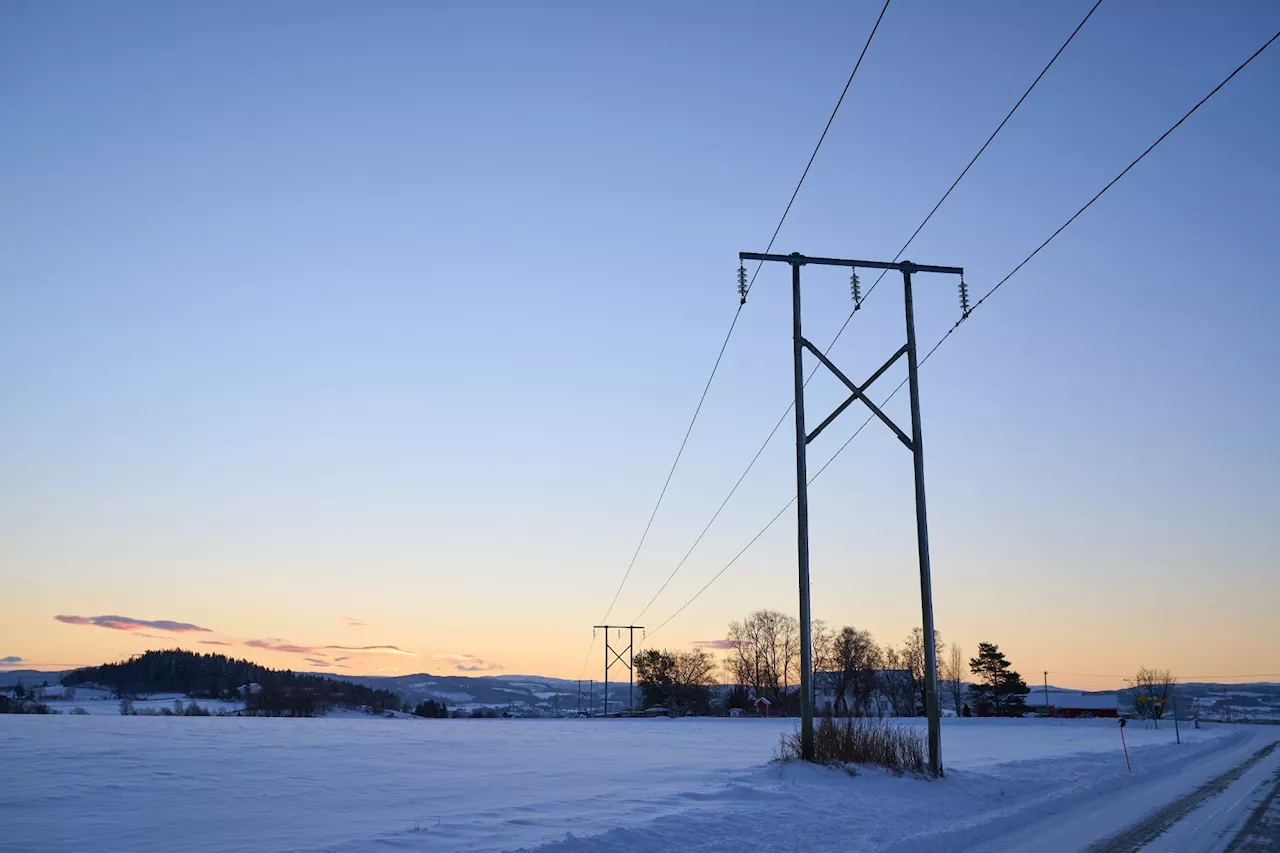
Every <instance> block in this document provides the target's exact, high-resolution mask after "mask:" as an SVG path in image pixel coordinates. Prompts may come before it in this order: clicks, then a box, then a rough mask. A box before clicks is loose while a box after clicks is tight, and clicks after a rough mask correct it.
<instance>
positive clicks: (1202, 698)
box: [0, 669, 1280, 722]
mask: <svg viewBox="0 0 1280 853" xmlns="http://www.w3.org/2000/svg"><path fill="white" fill-rule="evenodd" d="M64 674H65V673H64V672H42V671H38V670H30V669H26V670H9V671H7V672H0V688H3V687H7V686H12V685H13V684H15V683H16V682H17V681H18V680H19V679H21V680H22V682H23V683H24V684H25V685H26V686H28V687H34V686H37V685H39V684H41V683H43V682H45V681H48V682H49V684H57V683H58V682H59V680H60V679H61V678H62V676H63V675H64ZM323 674H324V675H325V676H327V677H329V678H333V679H336V680H342V681H350V682H354V683H356V684H361V685H364V686H365V687H371V688H373V689H375V690H390V691H391V692H393V693H397V694H399V695H400V696H401V697H403V698H404V699H407V700H409V702H410V703H411V704H413V705H416V704H418V703H419V702H421V701H423V700H425V699H435V700H437V701H441V702H444V703H445V704H446V705H448V706H449V708H451V709H452V708H461V709H464V710H465V709H471V708H482V707H488V708H502V709H505V708H511V709H513V710H516V711H522V712H534V713H546V714H555V713H572V712H574V711H576V710H578V708H579V707H581V709H582V710H583V711H587V710H594V711H595V712H597V713H599V712H600V710H601V709H602V708H603V707H604V685H603V684H602V683H601V682H599V681H596V682H594V683H591V682H587V681H583V682H582V688H581V695H579V689H578V682H577V681H573V680H570V679H564V678H546V677H544V676H540V675H480V676H471V675H432V674H430V673H426V672H421V673H415V674H413V675H390V676H382V675H345V674H340V673H323ZM1037 689H1039V688H1038V687H1033V688H1032V694H1033V695H1032V697H1031V699H1032V700H1034V698H1035V697H1034V691H1035V690H1037ZM1055 689H1056V688H1055ZM1115 692H1116V693H1117V694H1118V695H1119V697H1120V705H1121V709H1122V710H1128V707H1127V706H1128V701H1127V694H1126V692H1125V691H1123V690H1121V691H1115ZM1178 694H1179V696H1180V697H1181V700H1182V703H1183V707H1182V708H1181V709H1180V711H1179V713H1180V715H1182V716H1185V717H1188V718H1190V717H1194V716H1200V717H1202V718H1213V719H1234V720H1236V721H1239V722H1246V721H1249V720H1257V721H1267V722H1274V721H1280V684H1276V683H1272V682H1259V683H1254V684H1211V683H1190V684H1180V685H1178ZM627 695H628V694H627V683H626V682H625V681H623V682H621V683H619V682H610V684H609V709H610V710H612V711H619V710H624V709H626V707H627ZM635 706H636V708H640V707H642V702H641V697H640V690H639V688H638V687H637V688H636V690H635Z"/></svg>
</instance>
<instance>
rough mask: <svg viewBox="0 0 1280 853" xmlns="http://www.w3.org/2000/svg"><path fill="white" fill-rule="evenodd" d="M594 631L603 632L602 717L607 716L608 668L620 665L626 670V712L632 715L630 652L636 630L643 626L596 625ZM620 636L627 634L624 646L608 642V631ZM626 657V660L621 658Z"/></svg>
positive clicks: (634, 640) (634, 641)
mask: <svg viewBox="0 0 1280 853" xmlns="http://www.w3.org/2000/svg"><path fill="white" fill-rule="evenodd" d="M594 627H595V630H603V631H604V716H606V717H607V716H609V667H611V666H613V665H614V664H615V663H616V664H621V665H622V666H625V667H626V668H627V712H628V713H629V714H634V713H635V712H636V707H635V671H634V670H633V669H632V666H631V665H632V651H633V650H634V649H635V646H636V629H637V628H639V629H641V630H644V626H643V625H596V626H594ZM610 630H614V631H617V632H619V634H621V632H622V631H626V632H627V644H626V646H619V647H615V646H614V645H613V643H611V642H610V641H609V631H610ZM623 655H626V658H627V659H626V660H623V659H622V656H623Z"/></svg>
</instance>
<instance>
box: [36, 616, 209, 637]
mask: <svg viewBox="0 0 1280 853" xmlns="http://www.w3.org/2000/svg"><path fill="white" fill-rule="evenodd" d="M53 618H54V619H57V620H58V621H59V622H65V623H66V624H68V625H91V626H93V627H96V628H110V629H111V630H113V631H141V630H142V629H144V628H150V629H151V630H153V631H168V632H169V633H171V634H186V633H191V632H203V633H209V632H210V629H209V628H201V627H200V626H199V625H192V624H191V623H190V622H174V621H173V620H171V619H156V620H150V619H134V618H133V617H131V616H55V617H53Z"/></svg>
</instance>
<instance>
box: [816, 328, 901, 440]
mask: <svg viewBox="0 0 1280 853" xmlns="http://www.w3.org/2000/svg"><path fill="white" fill-rule="evenodd" d="M800 343H802V344H804V346H805V347H807V348H808V350H809V352H811V353H813V354H814V355H816V356H817V357H818V361H820V362H822V363H823V364H824V365H826V367H827V370H830V371H831V372H832V373H834V374H835V375H836V378H837V379H839V380H840V381H841V382H843V383H844V384H845V385H846V386H848V388H849V390H850V391H852V392H853V393H852V394H850V395H849V399H847V400H845V401H844V402H843V403H841V404H840V405H839V406H837V407H836V410H835V411H834V412H832V413H831V414H829V415H827V419H826V420H825V421H823V422H822V423H820V424H818V426H817V428H816V429H815V430H814V431H813V432H811V433H809V434H808V435H806V436H805V438H804V443H805V444H808V443H809V442H811V441H813V440H814V439H815V438H817V437H818V433H820V432H822V431H823V430H824V429H826V428H827V426H828V425H829V424H830V423H831V422H832V421H834V420H835V419H836V418H837V417H839V415H840V413H841V412H843V411H844V410H845V409H847V408H849V406H850V405H852V404H853V401H854V400H861V401H862V402H864V403H866V404H867V408H868V409H870V410H871V411H872V413H873V414H875V416H876V417H878V418H879V419H880V420H882V421H884V422H885V425H886V426H888V427H889V429H891V430H893V431H894V433H896V434H897V436H898V440H899V441H901V442H902V443H903V444H905V445H906V446H907V450H911V451H913V452H914V450H915V448H914V447H913V446H912V444H911V439H910V438H908V437H907V434H906V433H905V432H903V431H902V430H900V429H898V425H897V424H895V423H894V422H893V421H892V420H890V418H889V416H888V415H886V414H885V413H884V412H882V411H880V407H879V406H877V405H876V404H875V403H873V402H871V400H869V399H868V398H867V395H866V390H867V389H868V388H870V387H871V383H872V382H875V381H876V380H877V379H879V378H880V377H881V376H882V375H883V374H884V372H885V371H886V370H888V369H889V368H890V367H892V366H893V363H894V362H895V361H897V360H898V359H900V358H902V356H903V355H904V354H905V353H906V351H907V345H906V344H903V345H902V348H901V349H900V350H898V351H897V352H895V353H894V354H893V355H892V356H891V357H890V358H889V360H888V361H886V362H885V363H884V364H882V365H881V366H880V369H879V370H877V371H876V372H875V373H873V374H871V378H870V379H868V380H867V381H866V382H863V383H862V384H861V385H854V384H853V382H852V381H851V380H850V379H849V377H847V376H845V375H844V374H843V373H841V372H840V368H838V367H836V366H835V365H834V364H832V363H831V359H829V358H827V357H826V356H825V355H823V354H822V351H821V350H819V349H818V348H817V347H815V346H814V345H813V344H811V343H809V341H808V340H806V339H805V338H801V339H800Z"/></svg>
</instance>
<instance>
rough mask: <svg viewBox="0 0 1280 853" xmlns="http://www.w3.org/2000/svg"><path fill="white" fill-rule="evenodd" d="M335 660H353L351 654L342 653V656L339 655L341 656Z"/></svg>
mask: <svg viewBox="0 0 1280 853" xmlns="http://www.w3.org/2000/svg"><path fill="white" fill-rule="evenodd" d="M334 660H338V661H342V660H351V657H350V655H341V656H339V657H336V658H334Z"/></svg>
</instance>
